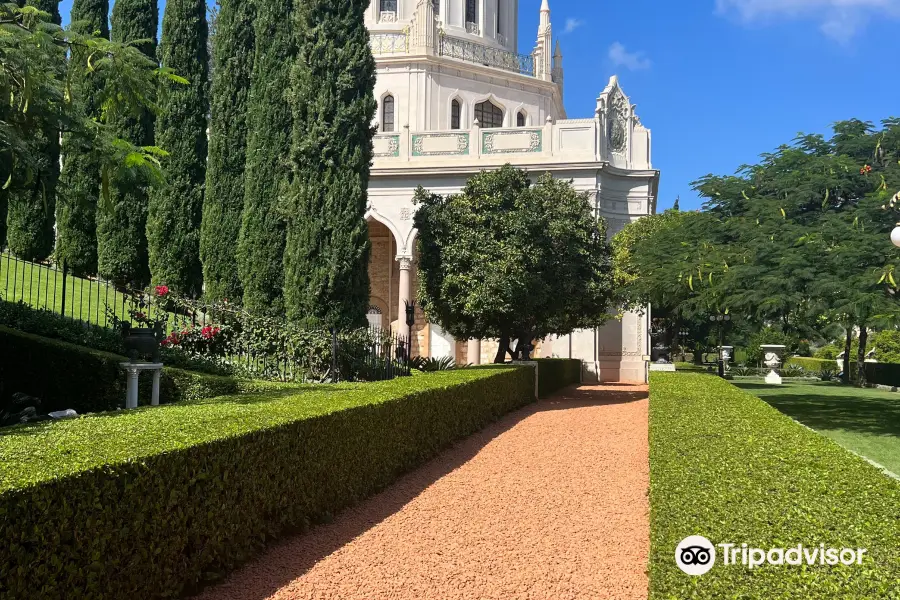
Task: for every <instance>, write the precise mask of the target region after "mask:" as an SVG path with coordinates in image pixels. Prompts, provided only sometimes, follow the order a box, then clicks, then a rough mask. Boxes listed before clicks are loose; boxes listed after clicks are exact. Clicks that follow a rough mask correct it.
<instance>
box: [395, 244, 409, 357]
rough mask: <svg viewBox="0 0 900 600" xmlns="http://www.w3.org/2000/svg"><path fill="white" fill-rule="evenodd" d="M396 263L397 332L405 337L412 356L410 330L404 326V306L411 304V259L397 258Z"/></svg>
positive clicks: (407, 257) (406, 257)
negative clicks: (397, 273) (398, 271)
mask: <svg viewBox="0 0 900 600" xmlns="http://www.w3.org/2000/svg"><path fill="white" fill-rule="evenodd" d="M397 262H398V263H399V265H400V293H399V295H398V301H397V312H398V313H399V319H398V321H399V324H400V326H399V327H398V329H397V331H398V333H400V335H403V336H406V339H407V343H408V344H409V346H408V348H407V349H408V351H409V352H410V356H412V329H411V328H410V327H409V326H407V324H406V305H407V303H409V302H412V277H411V274H410V271H411V270H412V257H410V256H398V257H397Z"/></svg>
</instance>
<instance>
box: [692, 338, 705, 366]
mask: <svg viewBox="0 0 900 600" xmlns="http://www.w3.org/2000/svg"><path fill="white" fill-rule="evenodd" d="M694 364H695V365H702V364H703V342H699V341H698V342H694Z"/></svg>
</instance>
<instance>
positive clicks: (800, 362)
mask: <svg viewBox="0 0 900 600" xmlns="http://www.w3.org/2000/svg"><path fill="white" fill-rule="evenodd" d="M854 362H855V361H854ZM786 366H788V367H790V366H796V367H801V368H803V369H805V370H806V371H809V372H811V373H818V372H819V371H822V370H826V369H827V370H829V371H833V372H835V373H836V372H837V371H839V369H838V366H837V361H834V360H828V359H825V358H808V357H805V356H792V357H791V358H789V359H788V360H787V363H786Z"/></svg>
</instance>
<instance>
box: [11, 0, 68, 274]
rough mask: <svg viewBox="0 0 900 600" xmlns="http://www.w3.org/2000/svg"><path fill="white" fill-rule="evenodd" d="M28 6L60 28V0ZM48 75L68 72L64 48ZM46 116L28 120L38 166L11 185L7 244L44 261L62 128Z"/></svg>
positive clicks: (35, 0)
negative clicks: (60, 129)
mask: <svg viewBox="0 0 900 600" xmlns="http://www.w3.org/2000/svg"><path fill="white" fill-rule="evenodd" d="M25 4H26V6H30V7H34V8H36V9H38V10H40V11H43V12H45V13H48V14H49V15H50V21H51V22H52V23H53V24H55V25H59V23H60V20H61V19H60V14H59V0H28V1H27V2H26V3H25ZM52 54H53V60H52V63H50V64H47V65H46V66H47V67H49V68H50V69H51V72H50V73H48V75H49V76H50V77H52V78H59V77H61V76H62V73H63V72H64V71H65V61H66V55H65V48H64V47H63V46H58V45H57V46H55V47H54V48H53V53H52ZM42 118H43V115H40V114H38V115H35V116H34V117H30V116H26V119H31V120H32V127H31V130H32V138H31V139H30V140H28V145H29V147H30V149H31V152H32V155H33V156H34V157H35V162H34V163H33V164H31V165H24V164H20V165H19V166H18V169H17V172H16V173H15V175H14V177H13V181H11V182H10V186H9V194H8V195H7V214H6V224H7V229H6V243H7V246H8V248H9V249H10V250H11V251H12V252H13V253H14V254H16V255H17V256H19V257H20V258H24V259H26V260H43V259H45V258H47V257H48V256H50V254H51V253H52V252H53V245H54V241H55V237H56V236H55V234H54V229H53V226H54V224H55V221H56V218H55V213H56V187H57V183H58V181H59V128H58V127H57V126H54V124H53V123H52V120H51V121H48V120H42Z"/></svg>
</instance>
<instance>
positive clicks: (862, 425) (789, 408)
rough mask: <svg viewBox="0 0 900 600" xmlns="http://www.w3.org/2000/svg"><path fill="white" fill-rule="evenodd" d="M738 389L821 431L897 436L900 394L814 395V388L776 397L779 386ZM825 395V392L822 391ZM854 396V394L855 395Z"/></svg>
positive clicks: (843, 391)
mask: <svg viewBox="0 0 900 600" xmlns="http://www.w3.org/2000/svg"><path fill="white" fill-rule="evenodd" d="M740 387H741V388H742V389H744V390H746V391H748V392H750V393H751V394H756V393H757V392H759V396H760V397H761V398H762V399H763V400H764V401H765V402H768V403H769V404H770V405H772V406H773V407H775V408H777V409H778V410H779V411H781V412H782V413H784V414H786V415H788V416H790V417H792V418H794V419H796V420H797V421H799V422H801V423H803V424H804V425H807V426H808V427H811V428H813V429H816V430H820V431H834V430H843V431H852V432H858V433H868V434H875V435H892V436H900V394H898V395H897V396H896V398H890V397H876V396H871V395H867V394H865V390H856V389H855V388H851V387H837V386H835V387H831V386H829V387H828V388H827V393H823V394H821V395H818V394H816V390H815V387H810V388H809V392H808V393H805V391H804V390H805V388H798V389H794V390H793V391H791V388H786V389H785V392H784V393H778V391H779V390H780V389H784V388H779V386H768V385H763V384H756V383H742V384H741V385H740ZM823 391H824V390H823ZM854 392H856V393H854Z"/></svg>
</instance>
